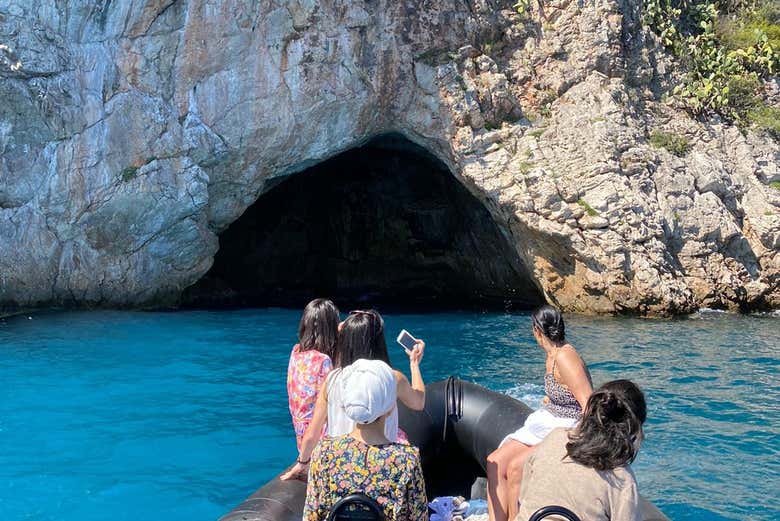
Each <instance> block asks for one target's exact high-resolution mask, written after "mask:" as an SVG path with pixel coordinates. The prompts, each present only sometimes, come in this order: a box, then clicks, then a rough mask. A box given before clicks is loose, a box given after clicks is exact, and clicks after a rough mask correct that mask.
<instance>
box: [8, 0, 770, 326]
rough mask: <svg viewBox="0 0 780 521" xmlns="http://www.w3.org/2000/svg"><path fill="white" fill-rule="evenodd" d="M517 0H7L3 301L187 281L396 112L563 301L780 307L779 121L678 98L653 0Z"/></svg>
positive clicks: (108, 300) (399, 128)
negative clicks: (764, 127) (708, 113)
mask: <svg viewBox="0 0 780 521" xmlns="http://www.w3.org/2000/svg"><path fill="white" fill-rule="evenodd" d="M513 3H514V2H513V1H512V0H506V1H503V0H501V1H496V0H493V1H487V0H470V1H464V0H429V1H425V2H419V1H412V0H373V1H370V2H369V1H358V0H316V1H315V0H269V1H263V2H257V1H254V0H114V1H111V2H93V1H87V0H71V1H69V2H65V3H63V2H55V1H54V0H5V1H4V2H2V4H0V100H2V102H0V252H1V253H2V254H1V255H0V304H1V305H4V306H35V305H49V304H79V305H130V306H135V305H158V304H163V303H167V302H172V301H175V299H176V298H177V296H178V295H179V294H180V293H181V291H182V290H184V289H185V288H186V287H188V286H190V285H191V284H193V283H194V282H196V281H197V280H198V279H199V278H200V277H202V276H203V274H204V273H206V271H207V270H208V269H209V267H210V266H211V264H212V262H213V257H214V255H215V253H216V251H217V248H218V238H217V237H218V234H219V233H220V232H222V231H223V230H224V229H225V228H226V227H227V226H228V225H229V224H230V223H232V222H233V221H235V220H236V219H237V218H238V217H239V216H240V215H241V214H242V213H243V212H244V211H245V210H246V209H247V208H248V207H249V206H250V205H251V204H252V203H253V202H254V201H256V200H257V198H258V197H259V196H260V195H261V194H262V193H263V192H264V191H266V190H267V189H268V187H269V186H271V185H272V184H273V183H274V182H275V181H274V180H275V179H276V178H279V177H281V176H286V175H291V174H294V173H296V172H298V171H301V170H302V169H304V168H306V167H308V166H311V165H314V164H317V163H318V162H321V161H323V160H325V159H327V158H329V157H332V156H334V155H335V154H337V153H339V152H342V151H345V150H347V149H350V148H352V147H355V146H358V145H360V144H362V143H365V142H366V141H368V140H369V139H371V138H372V137H375V136H378V135H381V134H384V133H390V132H394V133H400V134H403V135H404V136H406V137H407V138H408V139H409V140H411V141H413V142H415V143H417V144H418V145H420V146H423V147H424V148H426V149H427V150H429V151H430V152H432V153H433V154H435V155H436V156H437V157H438V158H439V159H441V160H442V161H443V162H444V163H445V164H446V165H447V166H448V167H449V168H450V170H451V171H452V173H453V175H455V176H456V178H458V179H459V180H460V181H462V182H463V183H464V185H465V186H466V187H467V188H468V189H469V190H470V192H471V193H472V194H474V195H475V196H476V197H477V198H479V199H480V200H481V201H483V202H484V204H485V206H486V207H487V209H488V210H489V212H490V213H491V215H492V216H493V218H494V220H495V221H496V222H497V223H499V224H500V226H501V228H502V230H503V232H504V233H506V234H508V235H509V236H510V237H511V239H512V242H513V243H514V245H515V247H516V249H517V253H518V255H519V256H520V258H521V259H522V261H523V263H524V264H525V265H526V266H528V267H529V270H530V271H531V272H532V275H533V278H534V281H535V283H536V285H537V286H538V288H539V289H540V290H541V291H542V292H543V293H544V295H545V296H546V297H547V298H548V299H549V300H550V301H552V302H553V303H556V304H558V305H560V306H562V307H563V308H564V309H566V310H571V311H580V312H595V313H624V312H625V313H638V314H650V315H652V314H669V313H683V312H689V311H692V310H694V309H696V308H698V307H703V306H709V307H722V308H729V309H756V308H764V307H778V306H780V288H779V287H780V190H778V189H777V188H774V187H773V186H772V185H771V183H772V182H775V181H780V168H779V167H778V163H780V146H779V145H778V143H777V142H776V141H773V140H772V139H771V138H770V137H767V136H762V135H757V134H754V133H748V134H746V135H745V134H743V133H741V132H740V131H739V130H737V129H735V128H733V127H731V126H728V125H725V124H721V123H717V122H715V123H713V122H709V123H702V122H698V121H695V120H693V119H691V118H689V117H688V116H686V115H685V113H684V112H682V111H681V110H679V109H678V108H675V107H674V106H672V105H670V104H667V103H662V102H661V101H660V96H658V92H659V89H660V87H663V86H664V85H668V84H670V83H671V82H673V81H674V77H673V76H672V75H671V74H670V73H669V72H668V71H669V70H671V68H670V65H669V63H668V58H666V57H665V56H664V54H663V52H662V51H661V50H660V48H659V47H658V46H657V44H656V43H655V42H654V40H653V39H652V38H651V37H650V36H649V35H648V34H647V33H646V32H645V31H643V30H642V28H641V25H640V23H639V2H638V1H634V0H621V1H615V0H603V1H600V2H585V3H577V2H571V1H568V0H562V1H557V0H554V1H552V2H544V3H543V4H542V3H541V2H540V3H538V4H537V3H534V2H532V4H534V5H532V9H531V11H530V12H529V13H528V14H527V15H526V16H522V17H521V16H520V15H518V14H517V13H516V12H514V11H513V10H512V9H511V6H512V4H513ZM542 5H543V10H542V9H541V7H542ZM656 130H663V131H666V132H674V133H676V134H679V135H681V136H684V137H686V138H687V139H688V141H689V142H690V144H691V149H690V151H689V152H687V153H686V154H685V155H683V156H682V157H678V156H675V155H673V154H672V153H670V152H668V151H666V150H664V149H657V148H654V147H653V146H651V145H650V143H649V140H648V137H649V135H650V133H651V132H653V131H656Z"/></svg>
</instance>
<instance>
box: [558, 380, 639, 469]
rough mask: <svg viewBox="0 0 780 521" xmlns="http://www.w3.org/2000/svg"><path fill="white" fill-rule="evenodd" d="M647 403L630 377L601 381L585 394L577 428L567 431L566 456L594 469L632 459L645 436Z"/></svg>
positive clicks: (612, 466)
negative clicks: (597, 386) (588, 393)
mask: <svg viewBox="0 0 780 521" xmlns="http://www.w3.org/2000/svg"><path fill="white" fill-rule="evenodd" d="M646 419H647V404H646V402H645V397H644V395H643V394H642V391H641V390H640V389H639V387H637V386H636V385H635V384H634V383H633V382H631V381H629V380H615V381H612V382H608V383H606V384H604V385H602V386H601V387H600V388H599V389H598V390H596V391H595V392H594V393H593V394H591V395H590V398H588V403H587V404H586V406H585V412H584V413H583V415H582V419H581V420H580V424H579V426H578V427H577V429H576V430H575V431H574V432H573V433H572V434H570V435H569V443H567V444H566V452H567V453H568V455H569V457H570V458H571V459H573V460H574V461H576V462H577V463H580V464H582V465H585V466H586V467H591V468H594V469H596V470H611V469H614V468H615V467H619V466H621V465H625V464H626V463H631V462H633V461H634V459H635V458H636V455H637V453H638V452H639V446H640V445H641V443H642V439H643V438H644V432H643V430H642V424H643V423H644V422H645V420H646Z"/></svg>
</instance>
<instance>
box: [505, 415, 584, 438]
mask: <svg viewBox="0 0 780 521" xmlns="http://www.w3.org/2000/svg"><path fill="white" fill-rule="evenodd" d="M578 421H579V420H576V419H574V418H561V417H560V416H555V415H554V414H552V413H551V412H550V411H548V410H547V409H539V410H538V411H534V412H532V413H531V414H529V415H528V418H526V419H525V423H524V424H523V426H522V427H520V428H519V429H517V430H516V431H515V432H513V433H511V434H508V435H507V436H506V437H505V438H504V439H503V440H501V444H500V445H499V447H500V446H501V445H503V444H504V443H506V441H507V440H515V441H519V442H520V443H522V444H523V445H528V446H529V447H533V446H534V445H538V444H539V443H541V441H542V440H543V439H544V437H545V436H547V435H548V434H550V431H552V430H553V429H557V428H558V427H563V428H565V429H570V428H572V427H574V426H575V425H577V422H578Z"/></svg>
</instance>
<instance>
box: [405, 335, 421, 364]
mask: <svg viewBox="0 0 780 521" xmlns="http://www.w3.org/2000/svg"><path fill="white" fill-rule="evenodd" d="M424 353H425V342H423V341H422V340H419V339H418V340H417V342H415V343H414V347H413V348H412V350H411V351H410V350H408V349H407V350H406V354H407V355H409V363H410V364H419V363H420V362H421V361H422V359H423V354H424Z"/></svg>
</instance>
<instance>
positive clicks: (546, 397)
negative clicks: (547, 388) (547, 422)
mask: <svg viewBox="0 0 780 521" xmlns="http://www.w3.org/2000/svg"><path fill="white" fill-rule="evenodd" d="M548 403H550V397H549V396H547V395H545V397H544V398H542V405H547V404H548Z"/></svg>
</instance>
